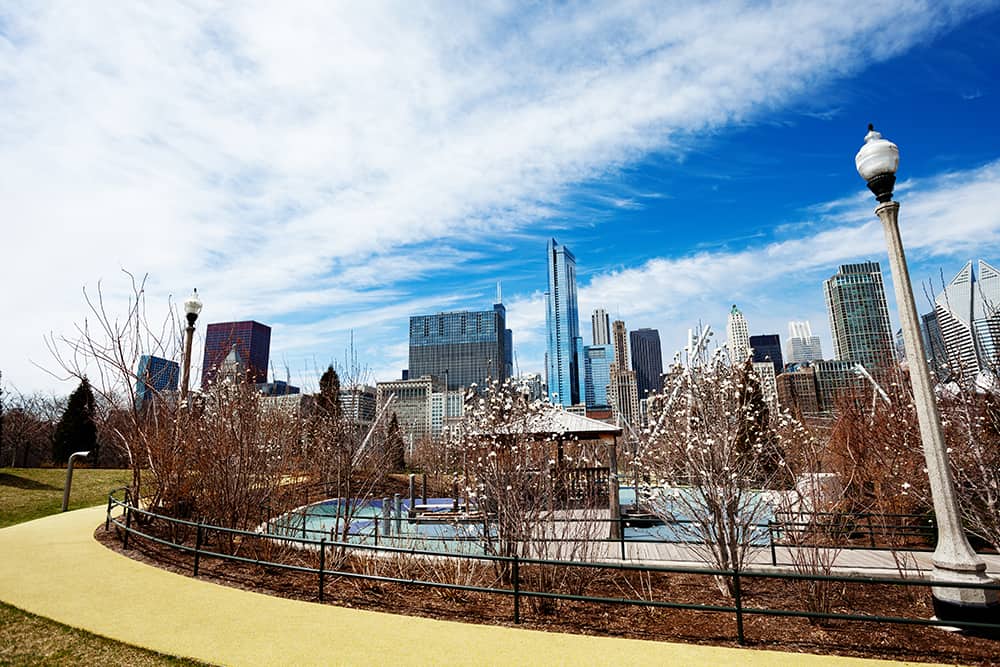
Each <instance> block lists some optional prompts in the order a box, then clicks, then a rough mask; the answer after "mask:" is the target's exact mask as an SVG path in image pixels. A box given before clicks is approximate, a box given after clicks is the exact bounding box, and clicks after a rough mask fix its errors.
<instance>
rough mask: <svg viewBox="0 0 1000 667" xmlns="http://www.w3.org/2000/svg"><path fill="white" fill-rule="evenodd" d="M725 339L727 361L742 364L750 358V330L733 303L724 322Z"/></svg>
mask: <svg viewBox="0 0 1000 667" xmlns="http://www.w3.org/2000/svg"><path fill="white" fill-rule="evenodd" d="M726 338H727V339H728V341H727V342H726V346H727V348H728V349H729V360H730V361H731V362H732V363H734V364H742V363H743V362H744V361H746V360H747V357H749V356H750V329H749V327H747V319H746V318H745V317H743V313H742V312H740V309H739V308H737V307H736V304H735V303H734V304H733V307H732V309H731V310H730V311H729V319H728V320H727V321H726Z"/></svg>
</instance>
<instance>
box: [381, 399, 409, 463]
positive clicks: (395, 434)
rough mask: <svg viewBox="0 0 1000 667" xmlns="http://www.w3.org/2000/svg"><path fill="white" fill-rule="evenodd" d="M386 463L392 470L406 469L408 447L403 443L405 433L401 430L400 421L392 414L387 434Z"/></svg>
mask: <svg viewBox="0 0 1000 667" xmlns="http://www.w3.org/2000/svg"><path fill="white" fill-rule="evenodd" d="M385 447H386V462H387V464H388V466H389V469H390V470H394V471H400V470H404V469H406V445H405V444H404V443H403V432H402V430H401V429H400V428H399V419H398V418H397V417H396V413H395V412H394V413H392V419H390V420H389V426H388V428H387V429H386V434H385Z"/></svg>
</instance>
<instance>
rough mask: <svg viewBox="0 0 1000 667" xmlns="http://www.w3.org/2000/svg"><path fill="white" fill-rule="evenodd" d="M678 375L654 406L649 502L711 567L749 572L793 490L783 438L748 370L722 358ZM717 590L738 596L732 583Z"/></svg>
mask: <svg viewBox="0 0 1000 667" xmlns="http://www.w3.org/2000/svg"><path fill="white" fill-rule="evenodd" d="M672 376H673V378H674V386H673V387H672V388H671V391H669V392H664V395H663V396H658V397H656V398H655V399H654V401H653V403H654V405H653V406H652V412H653V414H654V415H656V417H655V425H654V427H653V428H652V429H650V431H649V433H648V434H647V438H648V442H647V443H646V445H645V446H644V448H643V449H644V452H645V454H644V457H643V465H644V466H645V468H646V471H647V476H648V477H650V478H651V480H652V483H650V484H648V485H647V486H646V487H645V489H643V491H644V495H645V496H646V497H647V503H648V505H649V507H650V509H651V510H652V511H653V512H655V513H656V514H658V515H660V516H661V517H662V518H664V519H665V520H666V521H667V522H669V523H670V524H671V525H672V526H673V527H674V529H675V530H676V531H677V532H678V533H679V534H680V535H681V536H682V537H684V538H685V539H686V541H689V542H690V544H691V546H692V548H693V549H694V550H695V552H696V553H697V554H698V555H699V556H700V557H701V558H702V559H703V560H704V561H705V562H706V563H708V564H710V565H712V566H714V567H716V568H718V569H722V570H742V569H745V567H746V565H747V564H748V562H749V560H750V558H751V555H752V554H753V552H754V551H756V550H757V549H759V548H761V545H762V541H761V529H760V526H761V525H763V524H766V522H767V520H768V519H769V518H770V516H771V513H772V511H773V506H774V503H773V501H772V500H771V499H770V498H769V497H768V496H769V495H770V494H771V492H772V491H779V492H782V491H787V489H788V488H789V486H790V475H789V472H788V467H787V465H786V462H785V455H784V451H783V443H782V439H781V437H780V436H779V434H778V433H776V431H775V429H774V427H773V425H772V424H771V421H770V419H769V418H768V416H767V414H766V412H765V411H766V406H764V403H763V401H759V400H757V396H758V390H759V387H756V388H755V386H754V385H756V384H757V383H758V382H759V381H758V380H757V379H756V376H755V374H753V373H752V370H751V367H750V365H749V364H744V365H741V366H737V367H735V368H734V367H731V366H730V365H729V364H728V363H727V361H726V359H725V357H724V355H723V354H721V353H717V354H715V355H713V356H712V357H711V358H708V359H707V360H702V361H699V363H697V364H696V365H695V366H693V367H691V366H689V367H684V368H681V367H676V368H674V369H673V370H672ZM718 584H719V589H720V590H721V591H722V592H723V593H724V594H728V595H732V593H733V582H732V580H731V578H729V577H719V578H718Z"/></svg>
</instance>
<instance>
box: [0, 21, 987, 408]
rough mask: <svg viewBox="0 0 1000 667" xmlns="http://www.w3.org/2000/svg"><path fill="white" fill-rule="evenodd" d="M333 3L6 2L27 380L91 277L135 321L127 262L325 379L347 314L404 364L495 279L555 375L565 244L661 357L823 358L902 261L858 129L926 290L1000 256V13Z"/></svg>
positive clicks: (13, 270)
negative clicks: (410, 331)
mask: <svg viewBox="0 0 1000 667" xmlns="http://www.w3.org/2000/svg"><path fill="white" fill-rule="evenodd" d="M330 4H331V3H316V4H315V5H308V4H307V3H305V2H303V3H293V4H292V5H288V4H287V3H285V4H276V3H270V4H269V3H255V2H247V3H241V4H240V5H239V6H238V7H233V6H229V7H226V6H219V5H216V4H212V3H207V4H206V5H205V6H199V3H185V4H182V5H181V4H177V5H174V4H167V3H149V4H143V3H129V5H128V6H127V7H122V6H110V5H109V6H89V7H86V8H84V7H83V6H75V5H49V4H47V3H43V2H39V3H29V4H27V5H16V4H6V5H0V99H2V100H3V104H0V211H2V216H0V219H2V220H3V230H4V233H3V239H4V242H3V244H2V255H3V262H2V264H0V279H2V281H3V285H4V289H3V290H2V292H0V307H2V312H4V313H7V314H8V315H6V316H5V317H4V320H5V321H7V322H10V321H12V320H13V321H16V322H17V325H16V326H7V327H3V328H2V329H3V330H2V331H0V370H2V371H3V373H4V377H3V379H4V383H5V384H6V385H7V386H9V387H12V388H14V389H18V390H21V391H33V390H44V391H49V390H52V391H56V392H58V393H64V392H66V391H68V390H69V389H70V388H71V385H69V384H67V383H64V382H60V381H58V380H57V379H55V378H53V377H52V376H51V375H49V374H47V373H45V372H44V371H43V370H42V369H41V368H39V366H42V367H46V368H49V369H53V370H55V364H54V362H53V361H52V360H51V357H50V355H49V353H48V352H47V350H46V347H45V345H44V341H43V337H44V336H45V335H46V334H48V333H50V332H55V333H59V332H70V331H72V327H73V324H74V322H81V321H82V320H83V319H84V318H85V317H86V315H87V313H86V307H85V304H84V302H83V298H82V293H81V288H82V287H84V286H88V287H89V288H90V289H93V288H94V287H95V286H96V284H97V282H98V281H102V285H103V289H104V291H105V294H106V297H107V301H108V302H109V305H110V307H112V308H114V307H115V306H116V305H117V306H118V307H119V308H123V307H124V302H123V299H124V294H125V292H124V288H125V287H127V285H126V282H125V280H124V277H123V276H122V274H120V269H121V268H126V269H128V270H130V271H132V272H135V273H139V274H142V273H148V274H149V283H148V286H149V289H148V293H147V299H148V307H149V309H150V311H151V312H153V313H154V314H155V313H158V312H162V311H164V310H165V309H166V308H168V307H169V304H170V299H171V297H172V298H173V299H174V300H175V301H176V300H177V299H178V298H183V296H184V295H186V294H187V293H188V291H189V290H190V288H191V287H192V286H197V287H198V288H199V291H200V292H201V294H202V295H203V299H204V301H205V309H204V311H203V315H202V320H201V321H200V326H199V330H200V331H203V330H204V324H205V323H206V322H212V321H223V320H229V319H248V318H253V319H258V320H260V321H262V322H265V323H268V324H270V325H272V326H273V329H274V331H273V334H272V362H273V363H274V365H275V366H276V367H278V368H281V367H283V366H287V367H288V368H289V371H290V373H291V375H292V379H293V382H299V383H301V384H303V385H304V386H306V387H311V386H315V384H316V378H315V369H316V368H317V367H324V366H325V365H326V363H328V362H329V361H331V360H333V361H338V360H342V359H343V358H344V354H345V349H346V347H347V345H348V341H349V339H350V336H351V334H352V333H353V337H354V341H355V346H356V352H357V356H358V358H359V360H360V361H361V362H362V363H363V364H364V365H366V366H367V367H368V368H369V369H370V378H371V379H390V378H392V377H396V376H397V375H398V372H399V370H400V369H401V368H403V367H405V365H406V342H407V341H406V324H407V318H408V316H409V315H412V314H421V313H427V312H436V311H440V310H450V309H457V308H475V309H482V308H488V307H489V306H490V304H491V303H492V301H493V295H494V292H495V284H496V282H497V281H502V282H503V292H504V300H505V302H506V304H507V307H508V315H509V319H510V323H511V326H512V328H513V329H514V340H515V348H516V354H517V361H518V365H519V367H520V370H521V371H523V372H527V371H542V358H543V353H544V350H543V347H542V346H543V335H542V334H543V328H544V320H545V317H544V308H543V302H542V292H543V291H544V289H545V255H544V247H545V241H546V239H547V238H549V237H554V238H556V239H557V240H558V241H559V242H560V243H563V244H565V245H567V246H568V247H569V248H571V249H572V250H573V252H574V253H575V255H576V256H577V261H578V267H577V268H578V275H579V278H580V309H581V314H583V316H584V326H583V330H584V331H585V332H588V334H586V335H589V312H590V310H591V309H592V308H594V307H604V308H606V309H607V310H608V311H609V312H610V313H612V314H613V315H614V316H618V317H621V318H622V319H624V320H625V321H626V323H627V325H628V326H629V328H636V327H641V326H650V327H656V328H658V329H660V331H661V337H662V340H663V347H664V351H665V354H666V356H667V357H669V356H670V354H671V353H672V352H673V351H674V350H676V349H678V348H679V347H681V346H682V344H683V342H684V336H685V334H686V330H687V329H688V327H690V326H693V325H694V324H696V323H697V322H698V321H699V320H700V321H702V322H704V323H706V324H710V325H712V326H713V328H714V329H715V330H716V331H719V332H722V331H724V327H725V317H726V313H727V312H728V306H729V305H730V304H732V303H737V304H739V305H740V307H741V309H742V310H743V311H744V313H745V314H746V316H747V319H748V321H749V324H750V329H751V333H775V332H776V333H779V334H781V335H782V337H783V338H784V337H785V335H786V334H787V322H788V320H790V319H808V320H810V321H811V322H812V325H813V330H814V331H815V332H817V333H819V334H820V335H821V336H822V338H823V341H824V347H825V350H826V351H827V352H828V353H829V352H832V348H831V345H830V339H829V325H828V322H827V318H826V312H825V306H824V303H823V297H822V286H821V283H822V281H823V279H825V278H827V277H829V276H830V275H832V274H833V273H834V272H835V271H836V269H837V266H838V265H839V264H840V263H843V262H850V261H856V260H865V259H874V260H879V261H882V263H883V269H884V273H885V276H886V279H887V281H888V279H889V276H888V268H887V266H886V264H885V250H884V242H883V239H882V235H881V230H880V228H879V227H878V224H877V221H876V220H875V219H874V216H873V214H872V209H873V205H874V202H873V200H872V198H871V196H870V194H868V193H867V190H866V189H865V187H864V184H863V183H862V182H861V180H860V178H859V177H858V176H857V174H856V172H855V170H854V165H853V157H854V154H855V152H856V151H857V149H858V148H859V147H860V145H861V142H862V138H863V136H864V134H865V129H866V125H867V123H869V122H873V123H875V125H876V127H877V129H879V130H880V131H882V132H883V133H884V134H885V135H886V136H887V137H888V138H890V139H892V140H893V141H895V142H896V143H897V144H898V145H899V146H900V150H901V155H902V158H901V167H900V173H899V178H900V183H899V186H898V187H897V199H898V200H899V201H900V202H901V203H902V209H901V214H900V215H901V226H902V229H903V238H904V243H905V244H906V246H907V251H908V254H909V258H910V260H911V269H912V274H913V278H914V282H915V283H919V282H921V281H927V280H929V279H932V278H933V279H934V280H936V281H939V274H940V272H943V273H944V274H945V277H946V278H950V276H951V275H952V274H954V273H955V272H957V271H958V269H959V268H961V266H962V264H964V262H965V261H966V260H967V259H969V258H972V257H983V258H985V259H987V260H994V261H995V260H997V259H998V258H997V255H998V254H1000V253H998V248H1000V206H998V205H997V202H1000V130H998V124H997V121H996V118H997V117H1000V97H998V94H1000V90H998V81H1000V76H998V67H1000V65H998V58H997V54H998V53H1000V37H998V35H1000V7H998V5H997V4H995V3H962V2H956V3H942V2H904V3H895V4H892V6H888V5H885V6H868V7H865V8H864V10H863V11H862V10H859V9H858V7H857V4H856V3H851V2H844V3H839V2H826V3H822V4H820V3H809V2H806V3H795V2H779V3H732V2H726V3H720V4H711V3H690V4H688V3H613V4H612V3H601V2H595V3H572V4H571V5H563V4H557V5H548V4H534V3H532V4H527V5H521V4H516V3H506V2H493V3H488V4H483V3H470V4H467V5H462V4H458V3H454V4H448V5H442V4H439V3H429V4H427V5H418V4H415V3H396V4H393V3H381V4H370V3H364V4H354V3H344V4H342V5H337V6H332V7H331V6H329V5H330ZM889 300H890V305H892V303H893V301H894V300H893V298H892V294H891V292H890V294H889ZM918 304H919V307H920V308H921V310H925V309H927V305H926V300H925V299H924V298H923V295H922V294H918ZM10 314H16V315H14V316H13V317H12V316H11V315H10ZM894 321H895V319H894ZM722 335H723V334H722V333H720V334H719V337H721V336H722ZM281 374H283V371H281Z"/></svg>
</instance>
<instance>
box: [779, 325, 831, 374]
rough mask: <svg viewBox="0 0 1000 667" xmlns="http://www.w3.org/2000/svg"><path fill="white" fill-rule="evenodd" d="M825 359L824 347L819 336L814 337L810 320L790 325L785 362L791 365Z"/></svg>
mask: <svg viewBox="0 0 1000 667" xmlns="http://www.w3.org/2000/svg"><path fill="white" fill-rule="evenodd" d="M822 358H823V346H822V344H821V343H820V340H819V336H814V335H813V332H812V327H810V326H809V322H808V320H807V321H805V322H789V323H788V349H787V350H786V354H785V360H786V361H787V362H788V363H790V364H801V363H803V362H806V361H815V360H817V359H822Z"/></svg>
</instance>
